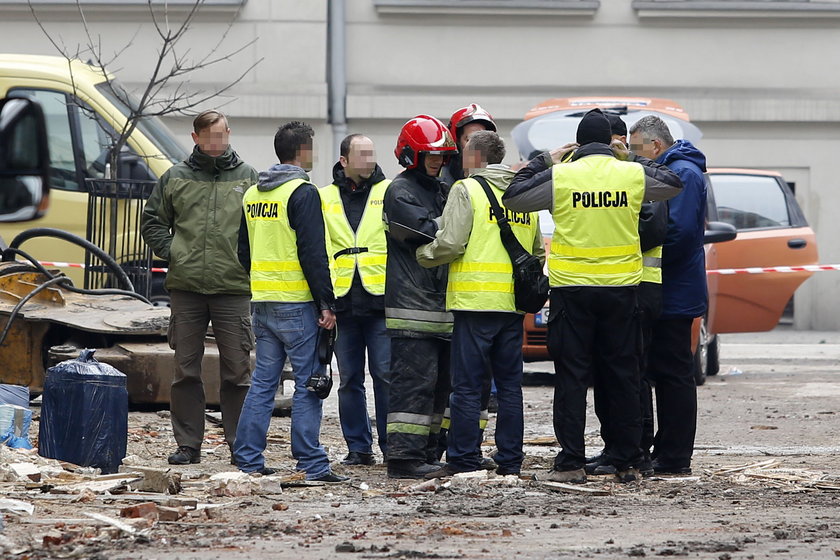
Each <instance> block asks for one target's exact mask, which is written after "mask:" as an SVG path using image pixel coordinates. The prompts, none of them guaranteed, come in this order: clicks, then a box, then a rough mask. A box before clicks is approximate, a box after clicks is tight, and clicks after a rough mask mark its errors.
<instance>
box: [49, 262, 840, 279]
mask: <svg viewBox="0 0 840 560" xmlns="http://www.w3.org/2000/svg"><path fill="white" fill-rule="evenodd" d="M41 264H42V265H44V266H55V267H58V268H85V265H83V264H79V263H66V262H41ZM168 270H169V269H168V268H152V272H164V273H165V272H167V271H168ZM825 270H840V264H805V265H802V266H765V267H751V268H718V269H715V270H707V271H706V274H716V275H720V276H730V275H732V274H766V273H769V272H822V271H825Z"/></svg>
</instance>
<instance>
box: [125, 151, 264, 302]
mask: <svg viewBox="0 0 840 560" xmlns="http://www.w3.org/2000/svg"><path fill="white" fill-rule="evenodd" d="M256 182H257V171H256V170H255V169H254V168H253V167H251V166H250V165H248V164H247V163H245V162H243V161H242V160H240V159H239V156H237V155H236V152H234V151H233V150H232V149H231V148H230V147H228V149H227V150H226V151H225V153H224V154H222V155H220V156H218V157H211V156H208V155H207V154H205V153H203V152H202V151H201V150H199V149H198V146H196V147H195V149H194V150H193V152H192V154H191V155H190V157H189V159H187V160H186V161H183V162H181V163H179V164H177V165H174V166H173V167H171V168H170V169H169V170H168V171H167V172H166V173H164V174H163V176H161V178H160V180H159V181H158V184H157V185H156V186H155V188H154V190H153V191H152V194H151V196H150V197H149V200H148V201H147V202H146V206H145V208H144V209H143V219H142V222H141V226H140V231H141V233H142V235H143V239H144V240H145V241H146V243H147V244H148V245H149V246H150V247H151V248H152V250H153V251H154V252H155V254H156V255H157V256H158V257H160V258H162V259H165V260H167V261H169V272H168V273H167V275H166V284H165V285H166V288H167V289H168V290H173V289H174V290H185V291H189V292H197V293H200V294H233V295H248V294H250V293H251V289H250V284H249V280H248V274H247V273H246V272H245V269H243V268H242V265H241V264H240V263H239V259H238V257H237V239H238V234H239V225H240V220H241V219H242V195H243V194H245V191H246V190H248V188H249V187H250V186H251V185H254V184H256Z"/></svg>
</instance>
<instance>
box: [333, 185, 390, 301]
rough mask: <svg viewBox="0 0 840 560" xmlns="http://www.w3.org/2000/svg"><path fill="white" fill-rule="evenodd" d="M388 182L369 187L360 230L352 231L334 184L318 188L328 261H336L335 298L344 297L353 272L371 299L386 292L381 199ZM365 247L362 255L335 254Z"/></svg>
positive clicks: (385, 249)
mask: <svg viewBox="0 0 840 560" xmlns="http://www.w3.org/2000/svg"><path fill="white" fill-rule="evenodd" d="M390 184H391V181H390V180H388V179H385V180H382V181H379V182H378V183H376V184H375V185H373V186H371V187H370V192H368V198H367V203H366V204H365V210H364V212H363V213H362V219H361V220H360V221H359V227H358V229H357V230H356V231H355V232H354V231H353V228H352V227H350V222H349V221H348V220H347V214H346V213H345V212H344V204H343V203H342V202H341V192H340V191H339V186H338V185H336V184H332V185H328V186H326V187H323V188H321V189H319V192H320V193H321V201H322V206H323V209H324V222H325V223H326V226H327V230H328V231H329V232H330V245H331V246H330V249H329V251H328V253H329V256H330V259H331V260H333V259H334V261H335V285H334V288H335V297H341V296H344V295H347V292H349V291H350V286H351V285H352V284H353V276H354V275H355V273H356V269H358V270H359V276H360V277H361V279H362V286H364V288H365V290H366V291H367V292H368V293H369V294H371V295H374V296H381V295H383V294H384V293H385V262H386V259H387V255H388V250H387V244H386V242H385V224H384V222H383V221H382V200H383V198H384V197H385V190H386V189H387V188H388V185H390ZM350 248H367V251H365V252H363V253H355V254H344V255H341V256H339V257H338V258H335V254H336V253H338V252H339V251H342V250H344V249H350Z"/></svg>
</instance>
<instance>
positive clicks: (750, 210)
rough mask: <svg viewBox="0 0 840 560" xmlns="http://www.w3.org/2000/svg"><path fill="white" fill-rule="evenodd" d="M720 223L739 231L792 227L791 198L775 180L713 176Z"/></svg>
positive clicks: (759, 177) (750, 176)
mask: <svg viewBox="0 0 840 560" xmlns="http://www.w3.org/2000/svg"><path fill="white" fill-rule="evenodd" d="M710 178H711V182H712V188H713V190H714V197H715V202H716V205H717V213H718V220H719V221H721V222H726V223H728V224H732V225H733V226H735V227H736V228H737V229H738V230H745V229H762V228H779V227H789V226H790V225H791V224H790V216H789V214H788V206H787V199H786V197H785V193H784V192H783V191H782V187H781V185H780V184H779V182H778V181H777V180H776V178H775V177H767V176H761V175H734V174H732V175H726V174H713V175H711V176H710Z"/></svg>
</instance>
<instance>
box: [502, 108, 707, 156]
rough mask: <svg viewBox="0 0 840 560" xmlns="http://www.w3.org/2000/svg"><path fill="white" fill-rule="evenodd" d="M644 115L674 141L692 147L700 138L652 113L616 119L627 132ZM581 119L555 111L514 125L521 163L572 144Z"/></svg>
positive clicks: (576, 113)
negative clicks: (657, 122) (653, 117)
mask: <svg viewBox="0 0 840 560" xmlns="http://www.w3.org/2000/svg"><path fill="white" fill-rule="evenodd" d="M647 115H656V116H658V117H659V118H661V119H662V120H663V121H665V123H666V124H667V125H668V130H670V132H671V135H672V136H673V137H674V138H683V139H686V140H689V141H690V142H691V143H693V144H696V143H697V142H698V141H699V140H700V138H701V137H702V136H703V135H702V133H701V132H700V129H699V128H697V127H696V126H694V125H693V124H691V123H690V122H687V121H684V120H681V119H675V118H673V117H670V116H668V115H665V114H663V113H658V112H655V111H629V112H628V113H627V114H622V115H620V117H621V118H622V120H623V121H624V122H625V123H626V124H627V128H628V129H630V127H631V126H633V125H634V124H636V121H638V120H639V119H641V118H642V117H644V116H647ZM581 117H582V114H581V113H580V112H579V111H557V112H554V113H548V114H546V115H542V116H539V117H536V118H533V119H530V120H527V121H523V122H521V123H519V124H518V125H516V126H515V127H514V129H513V132H512V134H513V140H514V142H515V143H516V147H517V149H518V150H519V154H520V155H521V157H522V159H531V157H530V156H532V155H533V152H535V151H540V152H542V151H545V150H551V149H553V148H557V147H560V146H562V145H563V144H567V143H569V142H574V141H575V136H576V134H577V127H578V124H579V123H580V119H581Z"/></svg>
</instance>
